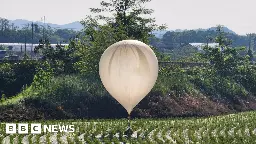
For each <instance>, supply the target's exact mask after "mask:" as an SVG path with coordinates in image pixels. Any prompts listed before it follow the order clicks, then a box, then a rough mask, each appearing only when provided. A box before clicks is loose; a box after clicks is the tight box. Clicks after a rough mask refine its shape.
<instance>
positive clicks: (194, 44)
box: [189, 43, 219, 51]
mask: <svg viewBox="0 0 256 144" xmlns="http://www.w3.org/2000/svg"><path fill="white" fill-rule="evenodd" d="M189 44H190V45H192V46H194V47H196V48H197V49H198V50H200V51H201V50H203V47H204V46H206V45H207V43H189ZM218 45H219V44H218V43H208V46H209V47H216V46H218Z"/></svg>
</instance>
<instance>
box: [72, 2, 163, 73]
mask: <svg viewBox="0 0 256 144" xmlns="http://www.w3.org/2000/svg"><path fill="white" fill-rule="evenodd" d="M147 2H150V0H110V1H108V2H106V1H102V2H101V3H100V5H101V8H91V12H92V13H93V14H96V16H95V17H92V16H90V15H89V16H87V17H86V18H85V19H84V20H83V21H81V23H82V24H83V25H84V32H85V34H86V36H84V37H83V39H82V41H80V42H78V44H77V46H78V47H80V56H81V57H82V60H81V61H80V62H78V63H77V64H76V65H77V67H78V68H79V70H80V71H82V72H83V73H86V74H97V76H98V73H97V72H98V63H99V60H100V57H101V54H102V53H103V52H104V50H105V49H106V48H107V47H108V46H110V45H111V44H113V43H115V42H117V41H120V40H124V39H136V40H140V41H142V42H144V43H146V44H149V38H150V37H151V36H152V34H151V33H152V31H153V30H156V29H164V28H165V25H162V26H158V25H156V24H155V19H154V18H147V17H146V16H147V15H150V14H152V13H153V10H152V9H146V8H144V6H143V5H145V3H147ZM104 13H108V15H110V16H105V15H104Z"/></svg>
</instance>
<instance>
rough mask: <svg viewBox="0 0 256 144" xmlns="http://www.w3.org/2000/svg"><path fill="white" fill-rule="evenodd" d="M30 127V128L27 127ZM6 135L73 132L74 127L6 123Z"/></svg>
mask: <svg viewBox="0 0 256 144" xmlns="http://www.w3.org/2000/svg"><path fill="white" fill-rule="evenodd" d="M29 125H30V127H29ZM5 131H6V134H16V133H18V134H28V133H31V134H41V133H42V132H43V133H46V132H53V133H58V132H69V133H73V132H75V126H74V125H41V124H40V123H32V124H27V123H18V124H16V123H6V125H5Z"/></svg>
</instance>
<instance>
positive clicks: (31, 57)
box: [30, 22, 34, 59]
mask: <svg viewBox="0 0 256 144" xmlns="http://www.w3.org/2000/svg"><path fill="white" fill-rule="evenodd" d="M31 27H32V28H31V29H32V45H31V51H30V54H31V59H32V57H33V56H32V52H33V43H34V23H33V22H32V25H31Z"/></svg>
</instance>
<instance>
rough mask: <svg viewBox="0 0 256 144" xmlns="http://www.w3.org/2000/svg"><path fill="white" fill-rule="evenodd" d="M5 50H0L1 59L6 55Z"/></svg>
mask: <svg viewBox="0 0 256 144" xmlns="http://www.w3.org/2000/svg"><path fill="white" fill-rule="evenodd" d="M6 53H7V51H6V50H0V59H3V58H4V57H5V56H6Z"/></svg>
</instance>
